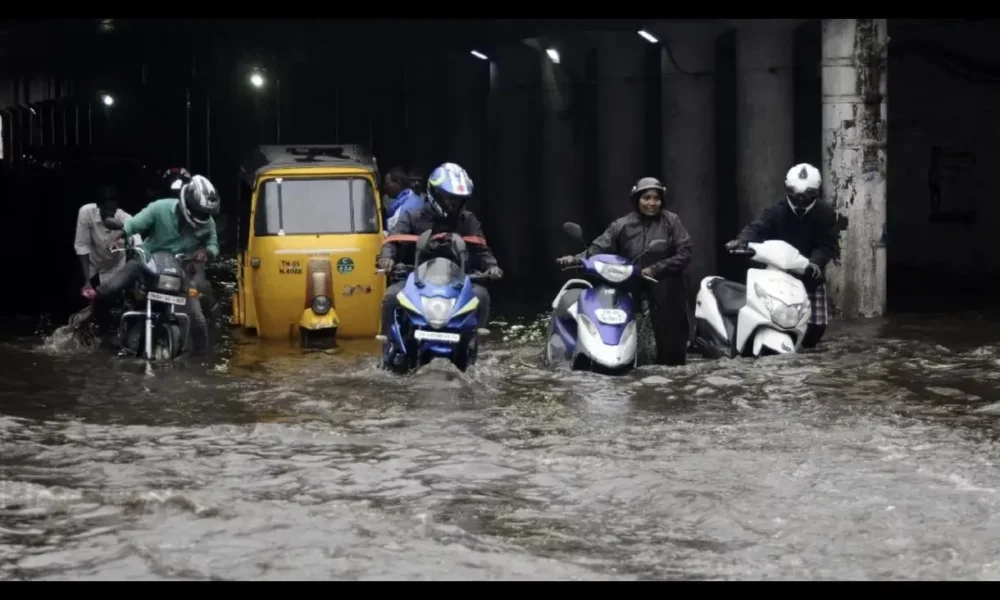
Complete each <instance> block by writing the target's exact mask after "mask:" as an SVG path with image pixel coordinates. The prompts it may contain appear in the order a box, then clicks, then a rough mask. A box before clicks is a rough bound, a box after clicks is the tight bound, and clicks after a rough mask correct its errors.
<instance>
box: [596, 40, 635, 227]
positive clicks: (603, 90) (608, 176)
mask: <svg viewBox="0 0 1000 600" xmlns="http://www.w3.org/2000/svg"><path fill="white" fill-rule="evenodd" d="M592 39H594V41H595V42H596V45H597V51H598V54H597V110H598V118H597V144H598V155H599V156H600V171H599V177H598V188H599V195H598V198H600V201H599V203H598V206H597V207H595V209H596V210H597V211H598V212H599V213H600V214H601V216H602V217H603V219H602V221H604V222H605V223H610V222H611V220H612V219H616V218H618V217H620V216H622V215H624V214H625V213H627V212H628V211H629V210H630V209H631V206H630V205H629V202H628V194H629V190H631V189H632V186H633V185H634V184H635V182H636V181H638V180H639V178H640V177H644V176H646V175H649V173H646V172H645V171H646V169H645V167H644V165H645V146H646V140H645V125H646V90H645V83H644V75H645V51H646V49H647V48H648V46H649V44H648V43H647V42H646V41H644V40H643V39H642V38H641V37H639V36H638V35H636V33H635V32H634V31H629V32H611V33H599V34H592ZM598 233H600V232H593V235H594V236H596V235H597V234H598ZM587 234H588V235H590V234H591V232H587Z"/></svg>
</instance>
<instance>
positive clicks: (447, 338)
mask: <svg viewBox="0 0 1000 600" xmlns="http://www.w3.org/2000/svg"><path fill="white" fill-rule="evenodd" d="M413 337H415V338H417V339H418V340H430V341H432V342H451V343H453V344H454V343H457V342H458V340H460V339H462V336H460V335H458V334H457V333H446V332H444V331H425V330H423V329H418V330H416V331H414V332H413Z"/></svg>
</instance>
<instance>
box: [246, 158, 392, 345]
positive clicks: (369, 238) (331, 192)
mask: <svg viewBox="0 0 1000 600" xmlns="http://www.w3.org/2000/svg"><path fill="white" fill-rule="evenodd" d="M378 181H379V176H378V167H377V165H376V162H375V159H374V157H373V156H371V155H370V154H369V153H367V152H366V151H365V149H364V148H362V147H360V146H357V145H297V146H287V145H281V146H260V147H258V148H256V149H255V150H254V151H253V152H252V153H250V155H249V156H247V157H246V159H245V160H244V161H243V164H242V166H241V168H240V188H241V198H240V211H241V214H240V215H239V216H238V218H237V243H238V244H239V246H238V247H239V256H238V262H239V264H238V266H237V288H236V293H235V294H233V323H234V324H236V325H238V326H240V327H242V328H243V329H244V330H246V331H247V332H250V333H253V332H255V333H256V334H257V336H258V337H260V338H263V339H269V340H270V339H290V340H294V339H295V338H296V337H298V338H299V340H300V343H301V344H302V345H303V346H306V347H312V346H317V345H319V346H332V345H333V343H334V341H335V339H336V338H338V337H340V338H365V337H367V338H374V337H375V335H376V334H377V333H378V329H379V316H380V305H381V302H382V296H383V294H384V293H385V285H386V283H385V276H384V275H378V274H376V272H375V260H376V257H377V255H378V252H379V250H380V249H381V244H382V239H383V237H384V234H383V231H382V203H381V200H380V198H379V193H378ZM247 213H248V214H247Z"/></svg>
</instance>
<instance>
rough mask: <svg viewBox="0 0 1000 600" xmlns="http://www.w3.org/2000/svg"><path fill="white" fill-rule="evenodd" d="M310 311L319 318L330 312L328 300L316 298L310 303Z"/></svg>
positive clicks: (321, 297)
mask: <svg viewBox="0 0 1000 600" xmlns="http://www.w3.org/2000/svg"><path fill="white" fill-rule="evenodd" d="M312 311H313V312H314V313H316V314H317V315H318V316H321V317H322V316H323V315H325V314H326V313H328V312H330V299H329V298H327V297H326V296H316V297H315V298H313V301H312Z"/></svg>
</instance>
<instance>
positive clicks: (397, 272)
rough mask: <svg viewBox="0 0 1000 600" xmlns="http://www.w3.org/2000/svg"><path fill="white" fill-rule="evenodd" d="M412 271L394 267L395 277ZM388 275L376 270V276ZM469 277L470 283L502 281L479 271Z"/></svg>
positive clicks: (409, 266)
mask: <svg viewBox="0 0 1000 600" xmlns="http://www.w3.org/2000/svg"><path fill="white" fill-rule="evenodd" d="M410 271H413V265H394V266H393V267H392V272H393V274H394V275H400V276H401V275H406V274H408V273H409V272H410ZM386 273H387V271H386V270H385V269H375V274H376V275H385V274H386ZM468 277H469V280H470V281H493V280H499V279H500V278H499V277H493V276H492V275H489V274H488V273H480V272H478V271H477V272H475V273H468Z"/></svg>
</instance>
